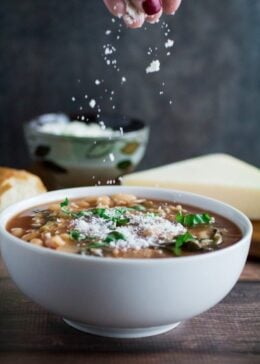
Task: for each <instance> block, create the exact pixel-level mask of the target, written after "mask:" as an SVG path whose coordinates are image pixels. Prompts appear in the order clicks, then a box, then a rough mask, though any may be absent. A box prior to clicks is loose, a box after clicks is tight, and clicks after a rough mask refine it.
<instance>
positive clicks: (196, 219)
mask: <svg viewBox="0 0 260 364" xmlns="http://www.w3.org/2000/svg"><path fill="white" fill-rule="evenodd" d="M176 221H177V222H179V223H180V224H182V225H184V226H188V227H193V226H196V225H201V224H210V223H211V221H212V217H211V216H210V214H208V213H207V212H204V213H202V214H187V215H183V214H182V213H181V212H178V214H177V215H176Z"/></svg>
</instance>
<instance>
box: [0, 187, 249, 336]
mask: <svg viewBox="0 0 260 364" xmlns="http://www.w3.org/2000/svg"><path fill="white" fill-rule="evenodd" d="M118 192H125V193H134V194H136V195H138V196H142V197H147V198H154V199H162V200H169V201H178V202H180V203H184V204H190V205H194V206H197V207H199V208H201V209H202V210H209V211H212V212H215V213H218V214H220V215H222V216H224V217H226V218H228V219H229V220H231V221H233V222H234V223H235V224H236V225H237V226H239V228H240V229H241V231H242V235H243V236H242V239H241V240H240V241H238V242H237V243H236V244H234V245H232V246H230V247H227V248H225V249H222V250H218V251H215V252H210V253H207V254H201V255H196V256H189V257H178V258H165V259H148V260H145V259H140V260H131V259H121V260H120V259H113V258H100V257H86V256H80V255H73V254H66V253H59V252H55V251H53V250H49V249H46V248H40V247H37V246H34V245H32V244H27V243H25V242H24V241H22V240H20V239H18V238H16V237H14V236H13V235H11V234H10V233H8V232H7V231H6V224H7V223H8V221H9V220H10V219H11V218H12V217H13V216H15V215H16V214H18V213H19V212H21V211H23V210H25V209H28V208H30V207H32V206H37V205H40V204H43V203H49V202H53V201H57V200H62V199H64V197H68V198H70V199H72V198H79V197H83V196H86V195H101V194H113V193H118ZM251 235H252V226H251V223H250V221H249V220H248V218H247V217H246V216H245V215H244V214H242V213H241V212H239V211H238V210H236V209H234V208H232V207H231V206H228V205H226V204H224V203H221V202H219V201H216V200H213V199H210V198H206V197H202V196H199V195H195V194H191V193H187V192H185V193H184V192H180V191H173V190H164V189H154V188H152V189H150V188H143V187H142V188H141V187H120V186H115V187H88V188H84V187H83V188H76V189H67V190H59V191H54V192H49V193H46V194H42V195H40V196H37V197H34V198H32V199H29V200H26V201H23V202H19V203H17V204H15V205H13V206H12V207H10V208H8V209H6V210H5V211H4V212H3V213H2V214H1V216H0V238H1V251H2V255H3V259H4V261H5V264H6V266H7V269H8V271H9V273H10V275H11V277H12V278H13V280H14V281H15V283H16V284H17V286H18V287H19V288H20V289H21V290H22V291H23V292H24V293H25V294H26V295H27V296H29V297H30V298H31V299H32V300H33V301H35V302H37V303H38V304H40V305H42V306H43V307H45V308H46V309H48V310H50V311H52V312H54V313H56V314H58V315H61V316H63V317H64V318H65V321H66V322H67V323H69V324H70V325H71V326H74V327H76V328H78V329H80V330H83V331H86V332H89V333H94V334H98V335H103V336H111V337H120V338H123V337H144V336H150V335H155V334H159V333H162V332H166V331H168V330H170V329H172V328H174V327H175V326H177V324H178V323H179V322H180V321H184V320H187V319H189V318H191V317H193V316H195V315H198V314H200V313H202V312H204V311H206V310H208V309H209V308H211V307H212V306H214V305H215V304H216V303H218V302H219V301H220V300H222V299H223V298H224V297H225V296H226V295H227V294H228V293H229V292H230V290H231V289H232V287H233V286H234V284H235V283H236V282H237V280H238V278H239V276H240V273H241V271H242V269H243V267H244V264H245V261H246V258H247V254H248V249H249V245H250V240H251Z"/></svg>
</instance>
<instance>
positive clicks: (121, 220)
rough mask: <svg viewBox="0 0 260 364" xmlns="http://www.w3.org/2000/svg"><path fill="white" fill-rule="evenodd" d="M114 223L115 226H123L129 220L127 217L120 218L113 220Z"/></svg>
mask: <svg viewBox="0 0 260 364" xmlns="http://www.w3.org/2000/svg"><path fill="white" fill-rule="evenodd" d="M113 221H114V222H115V223H116V226H123V225H126V224H128V223H129V221H130V219H129V218H128V217H120V218H118V219H113Z"/></svg>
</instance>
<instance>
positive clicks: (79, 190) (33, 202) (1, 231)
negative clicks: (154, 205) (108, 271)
mask: <svg viewBox="0 0 260 364" xmlns="http://www.w3.org/2000/svg"><path fill="white" fill-rule="evenodd" d="M88 190H90V191H95V190H96V191H97V195H98V191H99V190H101V194H102V190H105V191H111V192H110V194H113V192H119V191H121V192H122V190H126V191H127V190H131V191H132V192H131V193H134V191H135V190H136V192H137V193H138V192H141V190H145V191H147V192H151V193H154V194H155V195H156V194H158V193H161V192H162V193H172V194H173V195H180V196H185V197H194V198H198V199H201V201H202V202H203V201H209V202H210V203H212V204H215V205H217V206H219V207H224V208H225V209H227V211H230V212H233V213H235V214H236V215H237V216H239V217H240V218H241V219H242V221H243V223H244V224H245V232H244V233H243V232H242V231H241V232H242V237H241V239H240V240H238V241H237V242H236V243H234V244H232V245H230V246H227V247H225V248H223V249H219V250H215V251H212V252H207V253H205V254H197V255H190V256H180V257H168V258H161V259H158V258H148V259H147V258H136V259H133V258H122V259H116V258H112V257H106V258H101V257H96V256H87V255H79V254H75V253H67V252H59V251H55V250H53V249H48V248H44V247H38V246H36V245H33V244H29V243H26V242H24V241H23V240H22V239H20V238H18V237H16V236H14V235H12V234H11V233H9V232H8V231H7V229H6V226H7V224H8V222H9V221H10V220H11V219H12V218H13V217H14V216H16V215H17V214H19V213H21V212H22V211H25V210H27V209H29V208H31V207H33V206H35V207H36V206H39V205H41V204H44V201H42V200H43V199H44V198H45V197H46V196H48V198H49V199H48V202H47V203H51V202H55V201H57V200H59V197H56V195H62V194H65V195H66V194H69V193H71V192H75V193H76V194H78V197H75V196H73V197H72V198H73V199H74V198H80V197H81V196H84V195H87V191H88ZM84 192H85V193H84ZM106 193H107V194H108V192H106ZM139 195H141V193H139ZM68 198H70V196H68ZM151 198H154V199H156V196H154V197H151ZM159 198H160V197H159V196H158V199H159ZM180 199H181V197H180ZM38 200H41V202H38ZM173 201H174V200H173ZM176 202H180V203H181V201H177V200H176ZM24 205H26V206H25V207H23V206H24ZM191 206H195V207H196V205H193V204H191ZM209 210H210V209H209ZM212 210H213V211H212V212H214V208H213V209H212ZM220 215H221V214H220ZM227 219H229V220H230V221H232V222H233V223H234V224H236V225H237V226H238V227H239V229H240V230H242V229H241V226H239V225H238V224H237V223H235V222H234V221H233V220H232V219H231V218H227ZM252 232H253V227H252V223H251V221H250V220H249V218H248V217H247V216H246V215H245V214H244V213H243V212H241V211H239V210H238V209H236V208H234V207H233V206H231V205H229V204H226V203H224V202H222V201H219V200H216V199H213V198H210V197H207V196H203V195H200V194H196V193H192V192H187V191H181V190H175V189H166V188H154V187H143V186H133V187H132V186H89V187H73V188H67V189H60V190H55V191H49V192H45V193H42V194H40V195H37V196H34V197H31V198H28V199H25V200H23V201H20V202H17V203H15V204H13V205H12V206H10V207H8V208H6V209H5V210H4V211H2V212H1V214H0V236H1V237H2V238H5V239H11V240H12V241H13V243H15V244H16V245H18V246H20V247H23V248H24V249H29V250H31V251H32V252H34V253H37V252H38V253H39V254H42V255H47V256H48V255H50V256H52V257H54V256H56V258H57V259H58V258H59V257H60V259H73V260H74V259H76V260H79V261H82V262H83V261H85V262H92V263H93V262H95V263H99V264H106V263H107V264H110V263H112V262H113V263H112V264H116V265H121V264H122V265H126V264H134V265H138V264H141V265H143V264H146V265H147V264H148V265H149V264H166V263H168V264H169V262H172V263H173V264H181V262H184V261H185V262H187V261H196V260H198V259H202V260H204V259H209V258H210V257H213V256H215V257H217V256H221V255H223V254H226V253H228V252H230V253H232V251H233V250H234V249H238V248H239V247H240V246H242V245H244V244H246V243H247V242H248V240H249V244H248V245H250V241H251V237H252ZM0 247H1V245H0ZM1 250H2V249H1Z"/></svg>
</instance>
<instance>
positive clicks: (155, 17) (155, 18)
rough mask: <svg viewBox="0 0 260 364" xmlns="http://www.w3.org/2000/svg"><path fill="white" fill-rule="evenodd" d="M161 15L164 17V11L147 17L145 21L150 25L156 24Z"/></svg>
mask: <svg viewBox="0 0 260 364" xmlns="http://www.w3.org/2000/svg"><path fill="white" fill-rule="evenodd" d="M161 15H162V9H161V10H160V11H159V13H157V14H155V15H151V16H147V17H146V19H145V20H146V21H147V22H148V23H150V24H154V23H157V22H158V21H159V19H160V17H161Z"/></svg>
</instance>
